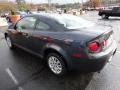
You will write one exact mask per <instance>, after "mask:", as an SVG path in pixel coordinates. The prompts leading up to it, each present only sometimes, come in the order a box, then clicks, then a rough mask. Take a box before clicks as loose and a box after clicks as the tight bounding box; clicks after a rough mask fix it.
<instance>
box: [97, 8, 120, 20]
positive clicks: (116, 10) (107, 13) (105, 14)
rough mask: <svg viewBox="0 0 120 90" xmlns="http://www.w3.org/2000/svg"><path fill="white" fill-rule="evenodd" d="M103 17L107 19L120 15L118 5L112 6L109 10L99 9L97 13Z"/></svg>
mask: <svg viewBox="0 0 120 90" xmlns="http://www.w3.org/2000/svg"><path fill="white" fill-rule="evenodd" d="M98 15H99V16H101V17H102V18H103V19H108V18H109V17H110V16H111V17H120V7H113V9H111V10H110V9H109V10H100V11H99V13H98Z"/></svg>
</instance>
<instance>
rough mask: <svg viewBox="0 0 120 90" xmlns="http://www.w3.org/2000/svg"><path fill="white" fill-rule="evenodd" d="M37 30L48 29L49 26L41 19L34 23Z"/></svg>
mask: <svg viewBox="0 0 120 90" xmlns="http://www.w3.org/2000/svg"><path fill="white" fill-rule="evenodd" d="M36 29H37V30H49V29H50V26H49V25H48V24H46V23H44V22H42V21H38V22H37V24H36Z"/></svg>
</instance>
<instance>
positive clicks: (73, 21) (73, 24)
mask: <svg viewBox="0 0 120 90" xmlns="http://www.w3.org/2000/svg"><path fill="white" fill-rule="evenodd" d="M55 18H56V20H57V21H58V22H59V23H60V24H62V25H64V27H65V28H67V29H68V30H71V29H81V28H89V27H91V26H94V23H92V22H90V21H87V20H84V19H82V18H80V17H77V16H71V15H64V16H61V17H55Z"/></svg>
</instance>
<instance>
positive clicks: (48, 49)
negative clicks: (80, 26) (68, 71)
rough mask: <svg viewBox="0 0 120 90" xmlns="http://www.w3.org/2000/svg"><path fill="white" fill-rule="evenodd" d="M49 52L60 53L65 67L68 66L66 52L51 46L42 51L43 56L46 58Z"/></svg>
mask: <svg viewBox="0 0 120 90" xmlns="http://www.w3.org/2000/svg"><path fill="white" fill-rule="evenodd" d="M49 53H56V54H58V55H60V57H61V58H62V59H63V61H64V63H65V65H66V67H67V68H68V64H69V63H68V60H69V58H68V56H67V54H66V52H65V51H64V50H63V49H62V48H61V49H59V50H58V49H55V48H52V47H49V48H46V49H45V50H44V52H43V57H44V58H46V57H47V55H48V54H49Z"/></svg>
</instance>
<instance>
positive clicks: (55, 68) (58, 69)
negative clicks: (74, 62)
mask: <svg viewBox="0 0 120 90" xmlns="http://www.w3.org/2000/svg"><path fill="white" fill-rule="evenodd" d="M47 64H48V67H49V69H50V70H51V71H52V72H53V73H54V74H55V75H57V76H63V75H65V74H66V65H65V63H64V61H63V58H62V57H61V56H60V55H58V54H56V53H50V54H48V56H47Z"/></svg>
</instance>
